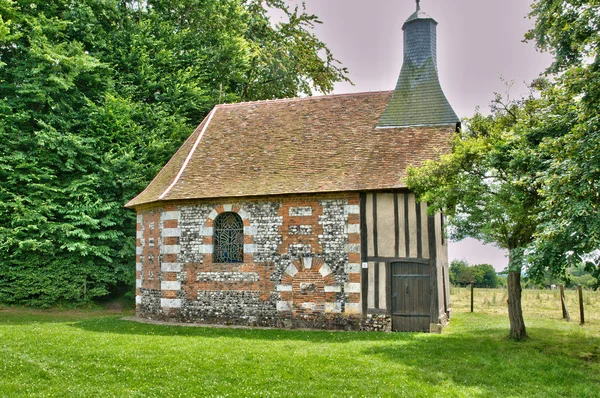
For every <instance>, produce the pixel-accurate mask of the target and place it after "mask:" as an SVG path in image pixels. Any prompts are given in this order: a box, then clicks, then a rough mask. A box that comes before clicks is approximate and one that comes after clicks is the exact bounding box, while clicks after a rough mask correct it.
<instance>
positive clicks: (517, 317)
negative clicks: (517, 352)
mask: <svg viewBox="0 0 600 398" xmlns="http://www.w3.org/2000/svg"><path fill="white" fill-rule="evenodd" d="M507 284H508V319H509V320H510V338H511V339H515V340H521V339H524V338H526V337H527V332H526V331H525V321H523V309H522V308H521V271H509V272H508V283H507Z"/></svg>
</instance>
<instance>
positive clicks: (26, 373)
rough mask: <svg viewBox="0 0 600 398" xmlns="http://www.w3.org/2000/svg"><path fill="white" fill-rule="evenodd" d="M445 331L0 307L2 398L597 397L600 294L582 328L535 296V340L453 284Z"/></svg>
mask: <svg viewBox="0 0 600 398" xmlns="http://www.w3.org/2000/svg"><path fill="white" fill-rule="evenodd" d="M452 293H453V296H452V299H453V308H454V316H453V319H452V321H451V323H450V325H449V326H448V327H447V328H446V329H445V330H444V333H443V334H442V335H430V334H416V333H394V334H383V333H359V332H352V333H349V332H333V333H331V332H322V331H287V330H248V329H218V328H204V327H182V326H159V325H151V324H142V323H137V322H132V321H126V320H122V319H121V318H122V317H123V316H127V315H131V313H128V312H119V313H111V312H109V311H107V310H81V311H58V310H53V311H44V312H42V311H33V310H25V309H15V308H3V309H0V396H2V397H4V396H6V397H20V396H51V397H55V396H58V397H61V396H64V397H67V396H68V397H83V396H85V397H109V396H117V397H154V396H160V397H178V396H184V397H185V396H243V397H251V396H263V397H270V396H281V397H294V396H303V397H304V396H306V397H324V396H340V397H363V396H364V397H374V396H408V397H412V396H415V397H428V396H444V397H446V396H448V397H471V396H474V397H479V396H481V397H488V396H489V397H510V396H514V397H517V396H527V397H565V396H572V397H598V396H599V395H600V293H592V292H585V297H586V298H585V300H586V311H587V313H586V318H587V319H586V321H587V323H586V325H585V326H583V327H582V326H579V324H578V321H577V319H578V318H577V317H578V314H577V311H576V310H577V306H576V304H575V303H576V301H575V300H576V296H575V292H571V291H569V292H567V294H568V303H569V304H568V305H569V309H570V311H571V316H572V318H573V321H572V322H569V323H567V322H565V321H563V320H561V319H560V318H561V311H560V306H559V301H558V293H555V292H554V291H529V290H527V291H525V292H524V299H525V301H524V303H525V317H526V323H527V326H528V332H529V334H530V337H531V338H530V339H529V340H527V341H524V342H513V341H509V340H508V339H506V335H507V329H508V319H507V317H506V305H505V301H506V297H505V296H506V294H505V291H504V290H501V289H496V290H483V289H476V290H475V313H470V312H468V311H469V292H468V290H467V289H457V288H453V291H452Z"/></svg>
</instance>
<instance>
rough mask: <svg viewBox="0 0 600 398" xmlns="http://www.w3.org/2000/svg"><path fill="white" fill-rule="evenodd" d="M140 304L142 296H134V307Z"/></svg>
mask: <svg viewBox="0 0 600 398" xmlns="http://www.w3.org/2000/svg"><path fill="white" fill-rule="evenodd" d="M140 304H142V296H135V305H140Z"/></svg>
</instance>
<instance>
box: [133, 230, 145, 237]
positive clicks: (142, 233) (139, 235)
mask: <svg viewBox="0 0 600 398" xmlns="http://www.w3.org/2000/svg"><path fill="white" fill-rule="evenodd" d="M143 237H144V231H135V238H136V239H142V238H143Z"/></svg>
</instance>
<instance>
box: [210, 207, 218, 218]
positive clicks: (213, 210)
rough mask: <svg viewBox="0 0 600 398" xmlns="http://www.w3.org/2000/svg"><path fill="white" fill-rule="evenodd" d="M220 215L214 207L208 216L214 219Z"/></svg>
mask: <svg viewBox="0 0 600 398" xmlns="http://www.w3.org/2000/svg"><path fill="white" fill-rule="evenodd" d="M218 215H219V213H217V211H216V210H215V209H212V210H211V211H210V213H208V218H211V219H213V220H214V219H215V218H216V217H217V216H218Z"/></svg>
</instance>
